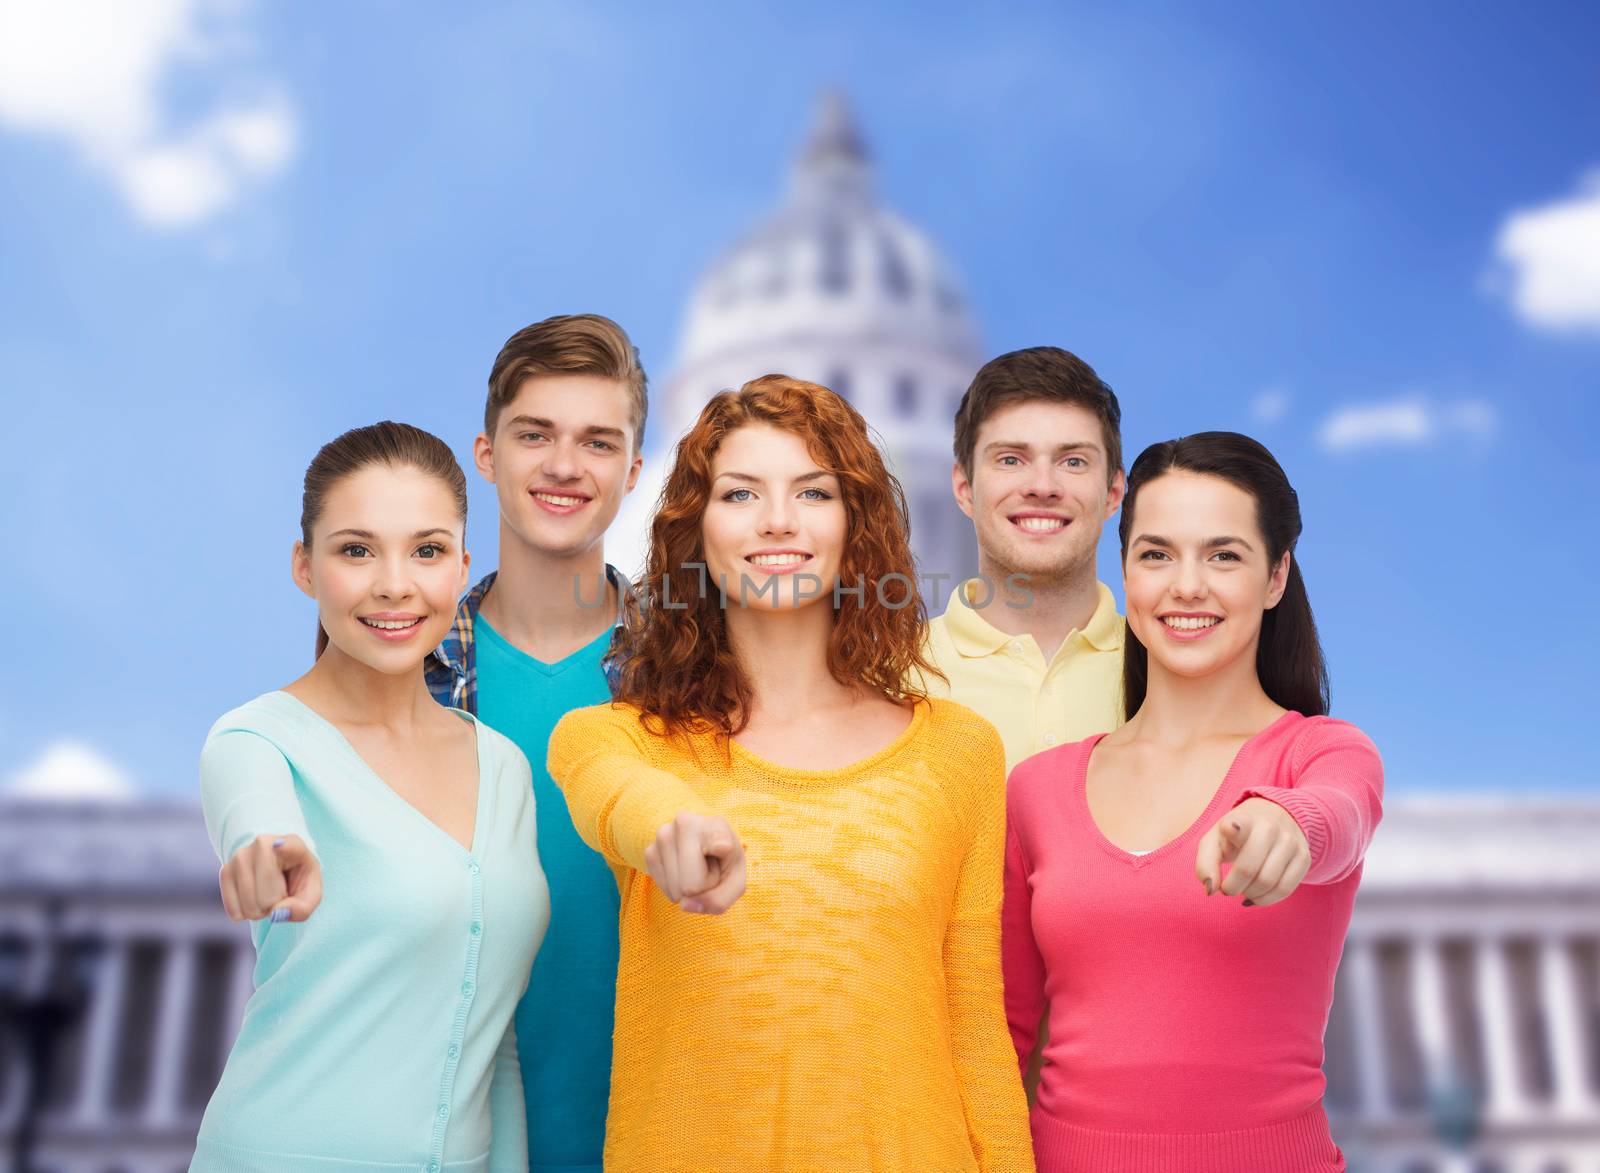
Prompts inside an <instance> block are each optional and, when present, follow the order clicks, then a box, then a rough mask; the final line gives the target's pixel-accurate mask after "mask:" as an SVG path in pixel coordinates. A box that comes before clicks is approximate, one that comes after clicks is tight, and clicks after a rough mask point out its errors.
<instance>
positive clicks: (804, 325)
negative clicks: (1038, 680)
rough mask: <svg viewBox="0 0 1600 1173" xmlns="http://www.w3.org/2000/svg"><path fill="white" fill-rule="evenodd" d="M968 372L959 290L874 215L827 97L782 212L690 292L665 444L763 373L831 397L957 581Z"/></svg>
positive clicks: (841, 117) (902, 226)
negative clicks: (961, 417) (850, 416)
mask: <svg viewBox="0 0 1600 1173" xmlns="http://www.w3.org/2000/svg"><path fill="white" fill-rule="evenodd" d="M978 365H979V347H978V333H977V330H976V328H975V326H974V323H973V320H972V317H971V315H970V313H969V312H968V309H967V305H966V300H965V297H964V296H963V294H962V290H961V285H960V282H959V280H958V278H957V277H956V275H955V273H954V271H953V270H952V268H951V266H950V265H949V264H948V263H947V262H946V260H945V259H944V257H943V256H942V255H941V254H940V252H939V250H938V249H937V248H936V247H934V245H933V243H932V242H931V241H930V240H929V239H928V238H927V236H925V235H924V234H923V233H922V232H920V231H918V230H917V229H916V228H914V227H912V226H911V225H910V224H908V223H907V222H906V221H905V220H903V219H902V218H901V217H899V216H898V215H896V214H895V213H894V212H893V211H891V210H890V209H888V208H887V207H885V206H884V205H883V204H882V203H880V202H879V200H878V198H877V193H876V184H875V180H874V175H873V171H872V167H871V163H870V159H869V156H868V152H867V149H866V146H865V144H864V142H863V139H862V136H861V134H860V131H859V130H858V129H857V127H856V124H855V120H854V118H853V117H852V115H851V113H850V110H849V107H848V105H847V104H846V102H845V100H844V98H843V97H842V96H841V95H839V94H837V93H829V94H826V95H824V97H823V100H822V103H821V105H820V108H819V110H818V114H817V119H816V122H815V125H814V126H813V127H812V130H811V133H810V134H809V136H808V137H807V139H806V141H805V144H804V145H803V147H802V148H801V150H800V152H799V155H798V157H797V158H796V159H795V162H794V165H793V169H792V173H791V176H790V183H789V190H788V193H787V195H786V197H785V198H784V200H783V201H782V203H781V205H780V206H779V207H778V209H777V210H776V211H775V212H774V213H773V214H772V215H771V216H769V217H768V218H767V219H766V220H764V221H763V222H762V223H760V224H759V225H757V226H756V227H755V229H754V230H752V231H750V232H749V233H747V234H746V235H745V236H744V237H742V238H741V239H740V240H738V241H737V243H735V244H734V245H733V247H732V248H730V249H729V250H728V251H727V252H725V253H724V254H723V255H722V256H721V257H720V258H718V259H717V260H716V261H715V262H714V263H713V264H712V265H711V266H710V268H709V269H708V270H707V272H706V273H705V275H704V276H703V277H702V278H701V280H700V281H699V282H698V284H697V286H696V288H695V290H694V292H693V293H692V295H691V297H690V300H689V306H688V311H687V314H686V318H685V324H684V329H683V334H682V338H681V342H680V345H679V353H678V358H677V362H676V364H675V370H674V373H673V375H672V377H671V379H670V380H669V381H668V383H667V387H666V395H665V400H666V402H665V404H664V407H665V411H664V415H665V417H666V422H667V425H668V429H669V434H670V435H672V436H673V437H676V436H678V435H680V434H681V433H682V432H683V431H684V429H686V428H687V427H688V426H689V425H690V424H691V423H692V422H693V421H694V419H695V417H696V416H697V415H698V414H699V412H700V409H701V408H702V407H703V406H704V405H705V402H706V400H707V399H708V398H709V397H710V396H712V395H714V394H715V393H716V392H718V391H721V390H724V389H727V388H730V387H738V386H739V385H740V384H742V383H744V382H747V381H748V380H750V379H753V378H756V377H758V376H760V375H764V374H768V373H771V372H774V371H779V372H782V373H784V374H789V375H794V376H796V377H797V378H802V379H809V380H811V381H813V382H817V383H821V384H823V385H825V386H827V387H831V388H832V389H833V390H835V391H838V392H839V393H841V394H842V395H844V396H846V397H847V398H848V399H849V400H850V401H851V402H852V403H853V404H854V405H855V406H856V408H857V409H858V410H860V412H861V413H862V414H863V415H864V416H865V417H866V418H867V421H868V422H869V423H870V424H871V425H872V426H873V428H874V429H875V430H876V431H877V433H878V434H879V437H880V439H881V441H882V443H883V447H884V450H885V452H886V453H887V454H888V457H889V460H890V463H891V465H892V466H893V468H894V470H895V472H896V474H897V475H898V476H900V478H901V480H902V482H903V483H904V485H905V489H906V494H907V497H908V498H909V499H910V502H911V508H912V538H913V544H914V545H915V547H916V551H917V555H918V559H919V562H920V563H921V564H922V566H923V567H924V569H926V570H936V571H945V572H948V573H952V574H967V573H971V571H972V568H973V567H974V565H975V563H976V550H975V548H974V542H973V537H972V530H971V524H970V522H968V521H967V519H966V518H965V517H963V516H962V515H961V513H960V512H959V510H957V508H956V506H955V502H954V499H953V498H952V496H951V493H950V477H949V470H950V462H951V440H952V432H953V425H954V419H955V409H956V405H957V404H958V403H959V401H960V398H961V394H962V392H963V391H965V389H966V386H967V383H968V382H969V381H970V379H971V377H972V374H973V372H974V371H975V370H976V369H977V367H978ZM930 601H931V600H930Z"/></svg>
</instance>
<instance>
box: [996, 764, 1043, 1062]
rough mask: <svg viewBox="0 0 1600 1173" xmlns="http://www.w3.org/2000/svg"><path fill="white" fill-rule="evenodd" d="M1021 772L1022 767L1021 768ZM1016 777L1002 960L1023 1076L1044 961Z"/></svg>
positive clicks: (1033, 1039) (1009, 813)
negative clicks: (1022, 836)
mask: <svg viewBox="0 0 1600 1173" xmlns="http://www.w3.org/2000/svg"><path fill="white" fill-rule="evenodd" d="M1019 769H1020V767H1019ZM1019 789H1020V788H1019V787H1018V786H1017V782H1016V779H1015V777H1013V780H1012V784H1011V786H1010V787H1008V789H1007V799H1006V883H1005V904H1004V906H1003V908H1002V911H1001V914H1000V959H1001V966H1002V969H1003V971H1004V974H1005V996H1006V1021H1007V1023H1009V1024H1010V1027H1011V1043H1012V1046H1014V1047H1015V1048H1016V1052H1017V1066H1018V1070H1020V1071H1021V1072H1022V1073H1023V1074H1024V1075H1026V1073H1027V1070H1028V1062H1029V1060H1030V1059H1031V1058H1032V1056H1033V1049H1034V1047H1035V1046H1036V1045H1037V1044H1038V1039H1039V1020H1040V1018H1041V1017H1042V1016H1043V1015H1044V1006H1045V992H1044V978H1045V968H1044V958H1043V957H1042V956H1040V953H1039V944H1038V942H1037V941H1035V940H1034V937H1033V889H1032V887H1031V885H1030V883H1029V873H1030V872H1031V870H1032V868H1031V866H1030V865H1029V863H1028V857H1027V855H1026V854H1025V853H1024V852H1023V850H1022V841H1021V840H1020V839H1019V838H1018V835H1017V827H1018V814H1017V807H1016V795H1017V792H1018V790H1019Z"/></svg>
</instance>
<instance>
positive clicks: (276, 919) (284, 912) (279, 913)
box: [272, 907, 289, 925]
mask: <svg viewBox="0 0 1600 1173" xmlns="http://www.w3.org/2000/svg"><path fill="white" fill-rule="evenodd" d="M288 919H289V909H288V908H287V907H284V908H274V909H273V910H272V923H273V924H275V925H281V924H282V923H283V922H284V921H286V920H288Z"/></svg>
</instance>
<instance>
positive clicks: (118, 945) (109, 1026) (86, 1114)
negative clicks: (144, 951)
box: [73, 938, 129, 1128]
mask: <svg viewBox="0 0 1600 1173" xmlns="http://www.w3.org/2000/svg"><path fill="white" fill-rule="evenodd" d="M128 948H129V947H128V942H127V941H126V940H122V939H119V938H111V939H110V940H108V941H107V942H106V945H105V954H104V955H103V956H102V957H101V959H100V965H99V969H98V971H97V972H96V974H95V984H94V1000H93V1002H91V1003H90V1006H89V1021H88V1024H87V1027H86V1030H85V1034H84V1045H83V1081H82V1083H81V1084H80V1085H79V1087H78V1099H77V1103H76V1104H75V1105H74V1106H73V1113H74V1115H75V1116H76V1117H77V1122H78V1123H79V1124H80V1125H82V1126H85V1127H90V1128H93V1127H96V1126H99V1125H102V1124H104V1123H106V1121H107V1120H109V1119H110V1117H111V1088H112V1084H113V1082H114V1081H115V1079H116V1071H117V1040H118V1038H119V1037H120V1035H121V1030H122V1008H123V994H124V991H125V988H126V986H127V980H128Z"/></svg>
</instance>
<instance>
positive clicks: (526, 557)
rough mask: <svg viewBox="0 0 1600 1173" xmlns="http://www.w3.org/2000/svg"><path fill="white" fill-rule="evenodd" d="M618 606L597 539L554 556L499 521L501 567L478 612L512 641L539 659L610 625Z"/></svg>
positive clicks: (578, 643)
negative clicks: (520, 536)
mask: <svg viewBox="0 0 1600 1173" xmlns="http://www.w3.org/2000/svg"><path fill="white" fill-rule="evenodd" d="M616 609H617V599H616V594H615V592H614V591H613V590H611V588H610V586H609V584H607V582H606V560H605V548H604V547H603V546H602V545H601V544H600V543H599V542H595V543H594V544H593V545H592V546H589V547H588V548H587V549H584V550H580V551H579V552H577V553H575V554H552V553H550V552H549V551H546V550H539V549H535V548H534V547H532V546H530V545H528V544H527V543H526V542H524V541H523V540H522V539H521V538H519V537H518V536H517V535H516V534H515V533H513V532H512V531H511V530H510V528H509V527H507V526H506V525H505V524H504V523H503V522H502V523H501V526H500V568H499V571H498V573H497V574H496V575H495V580H494V586H493V587H491V588H490V590H489V594H488V596H487V597H486V598H485V599H484V601H483V608H482V610H483V613H484V614H485V615H487V617H488V619H489V622H490V623H491V624H493V625H494V629H495V630H496V631H498V632H499V633H500V634H501V635H503V636H504V637H505V638H506V639H507V640H509V641H510V642H511V643H512V644H514V645H516V646H517V647H519V648H522V649H523V650H524V651H527V652H530V653H532V654H533V655H535V656H539V657H540V658H541V659H544V658H548V657H546V656H542V655H540V653H541V652H547V651H549V650H550V649H552V648H560V647H567V648H569V649H570V648H572V647H581V646H582V645H583V644H585V643H587V642H589V640H591V639H593V638H594V637H595V636H597V635H599V634H600V633H601V632H602V631H604V630H605V629H606V628H608V627H610V626H611V624H612V622H613V621H614V620H615V618H616Z"/></svg>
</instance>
